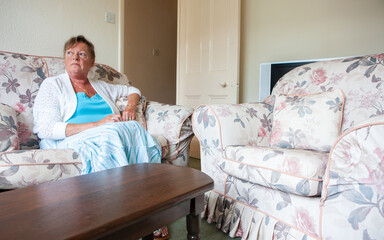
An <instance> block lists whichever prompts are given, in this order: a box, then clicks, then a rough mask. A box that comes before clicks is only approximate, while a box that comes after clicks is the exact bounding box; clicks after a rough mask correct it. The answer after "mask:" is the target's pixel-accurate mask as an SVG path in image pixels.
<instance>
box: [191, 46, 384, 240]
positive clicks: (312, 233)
mask: <svg viewBox="0 0 384 240" xmlns="http://www.w3.org/2000/svg"><path fill="white" fill-rule="evenodd" d="M383 81H384V54H380V55H369V56H363V57H356V58H349V59H340V60H333V61H324V62H316V63H311V64H307V65H304V66H301V67H298V68H296V69H294V70H292V71H290V72H289V73H287V74H286V75H284V76H283V77H282V78H281V79H280V80H279V81H278V83H277V84H276V86H275V87H274V89H273V91H272V95H271V96H270V97H269V98H267V99H266V101H265V102H264V103H244V104H237V105H225V104H217V105H216V104H215V105H201V106H199V107H198V108H197V109H196V110H195V112H194V114H193V117H192V122H193V130H194V132H195V134H196V136H197V137H198V139H199V141H200V144H201V164H202V171H204V172H205V173H207V174H208V175H209V176H211V177H212V178H213V179H214V181H215V186H214V190H213V191H211V192H209V193H207V194H206V198H205V203H206V208H205V211H204V216H205V217H206V218H207V221H208V222H216V226H217V227H218V228H219V229H221V230H222V231H224V232H226V233H228V234H229V235H230V236H231V237H241V238H242V239H260V240H264V239H327V240H328V239H329V240H331V239H384V230H383V228H382V226H384V211H383V209H384V190H383V189H384V188H383V186H384V146H383V144H382V142H383V140H384V137H383V136H384V114H383V113H384V84H382V83H383ZM336 89H340V90H341V91H342V92H343V93H344V96H345V102H344V111H343V120H342V124H341V131H340V132H341V136H339V137H338V138H336V139H335V138H333V140H329V141H330V142H329V143H328V144H329V145H330V148H328V149H329V150H328V151H324V150H326V149H323V148H321V150H322V151H314V150H303V149H294V148H293V149H289V148H281V147H279V146H274V147H269V144H270V143H271V142H270V140H271V136H272V134H273V133H272V131H271V130H272V129H273V127H274V124H275V121H274V114H275V112H274V109H276V108H277V109H278V107H279V106H278V105H276V106H275V102H276V99H277V98H278V97H279V96H280V95H281V94H284V95H308V94H321V93H324V92H329V91H333V90H336ZM280 102H281V101H280ZM327 117H328V116H321V119H325V118H327ZM303 127H306V126H303ZM294 134H295V133H294ZM294 134H293V136H294V137H297V136H295V135H294ZM313 137H314V138H315V137H317V136H313Z"/></svg>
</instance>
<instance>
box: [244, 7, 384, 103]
mask: <svg viewBox="0 0 384 240" xmlns="http://www.w3.org/2000/svg"><path fill="white" fill-rule="evenodd" d="M383 23H384V1H383V0H337V1H335V0H321V1H315V0H289V1H287V0H270V1H266V0H242V28H241V32H242V33H241V67H240V102H252V101H257V100H258V79H259V65H260V63H262V62H276V61H289V60H304V59H319V58H331V57H342V56H355V55H364V54H369V53H380V52H384V27H383Z"/></svg>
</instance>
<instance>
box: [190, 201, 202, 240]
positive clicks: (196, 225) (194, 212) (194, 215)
mask: <svg viewBox="0 0 384 240" xmlns="http://www.w3.org/2000/svg"><path fill="white" fill-rule="evenodd" d="M203 209H204V194H202V195H200V196H198V197H196V198H194V199H192V200H191V206H190V213H189V214H188V215H187V230H188V235H187V239H188V240H195V239H196V240H199V239H200V228H201V218H200V213H201V212H202V211H203Z"/></svg>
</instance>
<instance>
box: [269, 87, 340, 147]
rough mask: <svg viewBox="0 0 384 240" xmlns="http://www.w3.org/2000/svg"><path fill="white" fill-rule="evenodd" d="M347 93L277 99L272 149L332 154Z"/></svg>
mask: <svg viewBox="0 0 384 240" xmlns="http://www.w3.org/2000/svg"><path fill="white" fill-rule="evenodd" d="M343 108H344V94H343V92H342V91H341V90H339V89H337V90H333V91H329V92H323V93H318V94H311V95H283V94H281V95H279V96H278V97H277V98H276V101H275V105H274V113H273V124H272V133H271V140H270V146H271V147H282V148H296V149H309V150H318V151H325V152H329V151H330V149H331V146H332V144H333V143H334V142H335V140H336V139H337V138H338V137H339V136H340V128H341V123H342V118H343Z"/></svg>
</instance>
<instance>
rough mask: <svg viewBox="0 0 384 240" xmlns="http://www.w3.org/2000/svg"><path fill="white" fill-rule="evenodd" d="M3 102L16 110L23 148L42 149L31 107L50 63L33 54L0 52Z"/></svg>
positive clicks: (1, 97) (1, 100)
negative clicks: (33, 130) (47, 64)
mask: <svg viewBox="0 0 384 240" xmlns="http://www.w3.org/2000/svg"><path fill="white" fill-rule="evenodd" d="M0 56H1V57H0V84H1V86H2V88H0V102H1V103H5V104H8V105H9V106H11V107H12V108H13V109H15V110H16V112H17V114H18V116H17V127H18V134H19V142H20V149H30V148H39V142H38V138H37V136H36V134H33V132H32V128H33V114H32V108H33V103H34V101H35V98H36V95H37V92H38V89H39V88H40V84H41V83H42V82H43V80H44V79H45V78H46V74H47V66H46V64H45V62H44V61H43V60H42V58H40V57H37V56H32V55H23V54H17V53H7V52H0Z"/></svg>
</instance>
